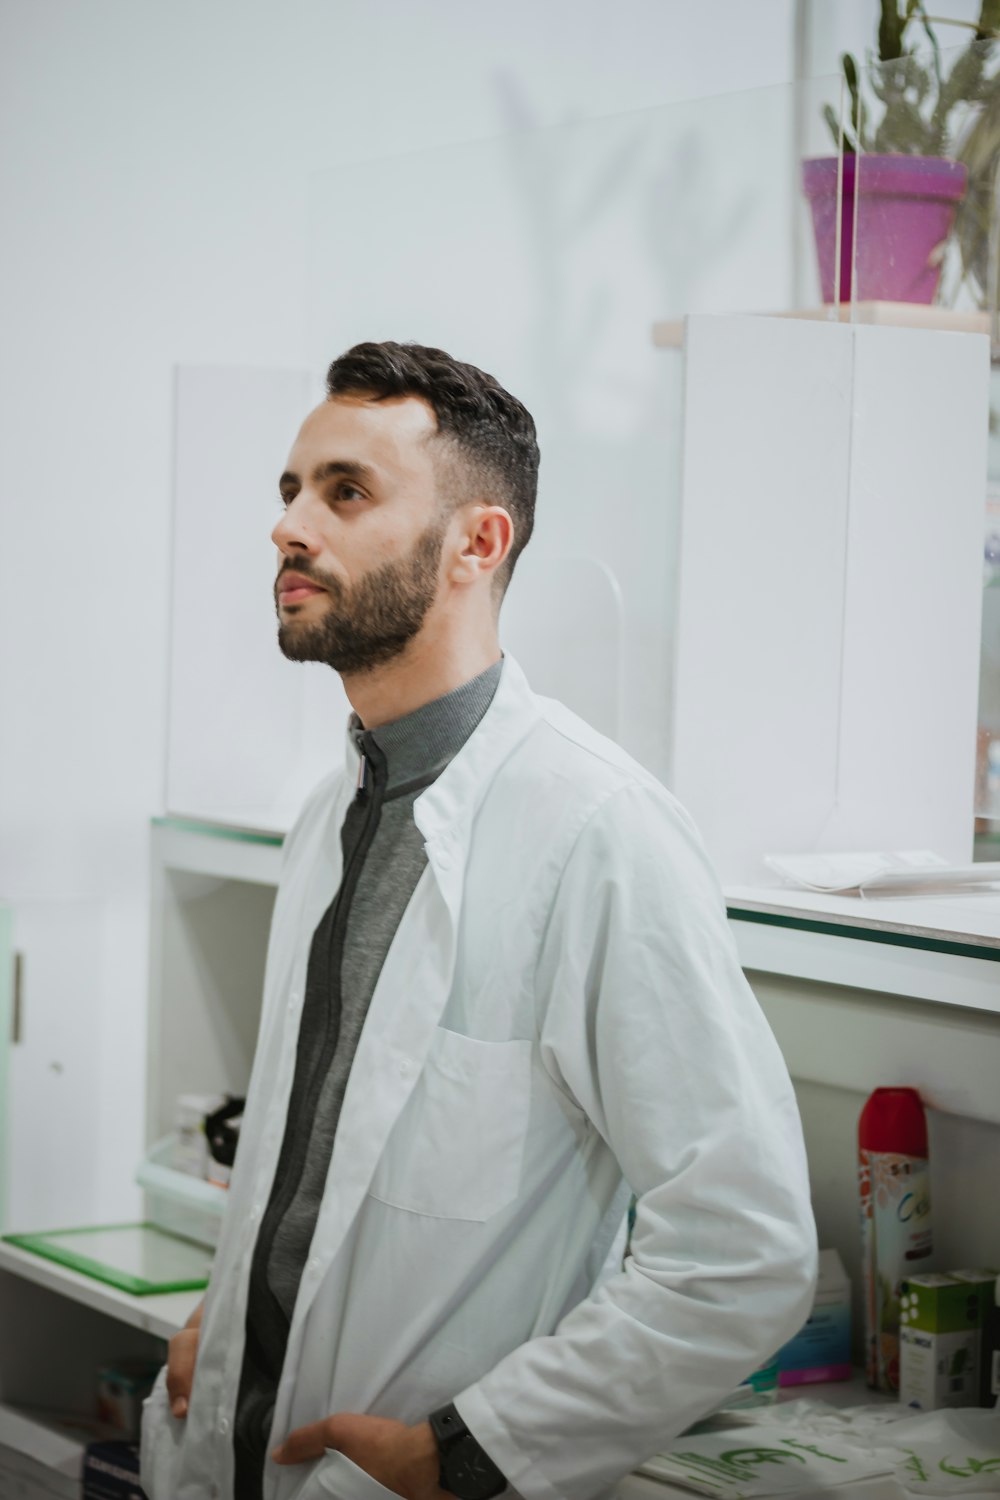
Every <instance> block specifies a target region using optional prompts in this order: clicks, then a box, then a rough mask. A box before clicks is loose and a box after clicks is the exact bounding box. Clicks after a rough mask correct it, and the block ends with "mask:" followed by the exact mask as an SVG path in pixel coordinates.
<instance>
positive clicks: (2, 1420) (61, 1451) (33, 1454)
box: [0, 1401, 90, 1484]
mask: <svg viewBox="0 0 1000 1500" xmlns="http://www.w3.org/2000/svg"><path fill="white" fill-rule="evenodd" d="M88 1441H90V1439H89V1438H88V1437H87V1436H85V1435H84V1434H83V1433H82V1432H81V1434H80V1435H79V1436H76V1435H75V1434H72V1435H71V1433H70V1432H68V1431H67V1430H66V1429H65V1428H64V1427H63V1426H62V1425H61V1424H60V1423H59V1422H58V1421H57V1420H56V1419H55V1418H53V1419H51V1420H49V1421H46V1420H45V1419H44V1418H42V1417H41V1416H40V1415H39V1414H38V1413H36V1412H28V1411H22V1410H21V1409H20V1408H19V1407H16V1406H11V1405H8V1404H7V1403H6V1402H4V1401H0V1450H2V1449H5V1448H6V1449H7V1450H9V1451H10V1452H13V1453H17V1454H19V1455H20V1456H21V1457H22V1458H27V1459H31V1460H32V1462H33V1463H36V1464H40V1465H41V1466H42V1468H44V1469H49V1470H51V1471H52V1472H53V1473H55V1474H64V1475H66V1476H67V1478H69V1479H71V1480H75V1481H76V1483H77V1484H79V1482H80V1478H81V1476H82V1473H83V1455H84V1450H85V1448H86V1446H87V1443H88Z"/></svg>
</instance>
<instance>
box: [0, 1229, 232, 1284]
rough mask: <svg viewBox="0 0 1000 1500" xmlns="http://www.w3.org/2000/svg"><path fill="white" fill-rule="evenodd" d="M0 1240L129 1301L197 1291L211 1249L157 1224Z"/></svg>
mask: <svg viewBox="0 0 1000 1500" xmlns="http://www.w3.org/2000/svg"><path fill="white" fill-rule="evenodd" d="M0 1238H3V1240H5V1241H6V1243H7V1244H9V1245H17V1246H18V1247H19V1248H20V1249H22V1250H30V1251H31V1253H32V1254H33V1255H42V1256H44V1257H45V1259H46V1260H54V1261H57V1262H58V1264H59V1265H61V1266H68V1267H69V1268H70V1270H72V1271H80V1272H81V1273H82V1274H83V1275H84V1276H92V1277H93V1278H94V1279H95V1281H103V1282H105V1283H106V1284H107V1285H108V1286H116V1287H119V1288H120V1289H121V1290H122V1291H123V1292H131V1294H132V1295H133V1296H134V1297H148V1296H151V1295H153V1294H154V1293H157V1292H197V1291H201V1290H202V1289H203V1288H204V1287H207V1286H208V1277H209V1273H210V1271H211V1269H212V1252H211V1250H207V1249H206V1248H205V1246H204V1245H199V1244H197V1243H196V1241H194V1240H186V1239H182V1238H181V1236H180V1235H177V1234H170V1233H168V1232H167V1230H165V1229H161V1228H160V1227H159V1225H158V1224H97V1225H92V1226H90V1227H88V1228H84V1229H50V1230H46V1231H45V1232H44V1233H41V1234H5V1235H3V1236H0Z"/></svg>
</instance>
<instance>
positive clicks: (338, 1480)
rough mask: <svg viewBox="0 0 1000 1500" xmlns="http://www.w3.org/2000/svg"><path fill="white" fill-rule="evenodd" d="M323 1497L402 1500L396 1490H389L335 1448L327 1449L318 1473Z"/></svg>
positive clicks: (340, 1499) (347, 1499) (344, 1499)
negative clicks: (389, 1497) (387, 1497)
mask: <svg viewBox="0 0 1000 1500" xmlns="http://www.w3.org/2000/svg"><path fill="white" fill-rule="evenodd" d="M316 1478H317V1479H318V1480H319V1484H320V1488H321V1490H322V1492H323V1495H324V1496H326V1495H333V1496H335V1497H336V1500H386V1496H391V1497H392V1500H400V1497H399V1495H397V1494H396V1491H395V1490H387V1489H386V1487H385V1485H384V1484H379V1482H378V1480H377V1479H373V1478H372V1476H371V1475H370V1474H366V1473H365V1471H364V1469H360V1468H359V1467H358V1465H357V1464H355V1463H352V1462H351V1460H350V1459H349V1458H348V1457H347V1456H346V1455H345V1454H343V1453H338V1452H337V1450H336V1449H335V1448H327V1450H326V1453H325V1455H324V1457H323V1458H321V1459H320V1464H319V1468H318V1469H317V1471H316Z"/></svg>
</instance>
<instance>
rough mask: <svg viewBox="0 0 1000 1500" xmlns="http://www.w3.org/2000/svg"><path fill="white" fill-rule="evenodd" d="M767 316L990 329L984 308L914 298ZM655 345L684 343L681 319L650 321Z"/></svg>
mask: <svg viewBox="0 0 1000 1500" xmlns="http://www.w3.org/2000/svg"><path fill="white" fill-rule="evenodd" d="M759 316H761V317H768V318H805V319H807V320H808V321H809V322H813V323H866V324H869V325H876V326H878V327H881V328H933V329H937V330H938V331H939V332H942V333H985V334H989V332H990V318H989V314H988V313H984V312H956V311H955V310H954V309H953V308H950V307H924V306H922V305H921V304H920V303H918V302H855V303H854V304H853V306H852V304H851V303H849V302H842V303H840V305H839V306H834V305H833V304H832V303H829V304H825V305H823V306H820V307H798V308H791V309H786V310H785V311H783V312H768V313H761V314H759ZM653 344H654V346H655V347H656V348H657V349H682V348H683V347H684V319H683V318H666V319H663V320H661V321H660V322H658V323H654V324H653Z"/></svg>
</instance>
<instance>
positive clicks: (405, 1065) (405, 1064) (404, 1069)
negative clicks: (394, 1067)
mask: <svg viewBox="0 0 1000 1500" xmlns="http://www.w3.org/2000/svg"><path fill="white" fill-rule="evenodd" d="M399 1076H400V1078H409V1076H410V1063H409V1061H408V1060H407V1059H406V1058H405V1057H404V1058H403V1061H402V1062H401V1063H400V1065H399Z"/></svg>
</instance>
